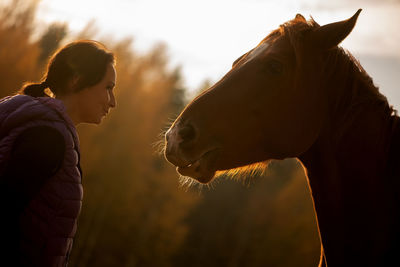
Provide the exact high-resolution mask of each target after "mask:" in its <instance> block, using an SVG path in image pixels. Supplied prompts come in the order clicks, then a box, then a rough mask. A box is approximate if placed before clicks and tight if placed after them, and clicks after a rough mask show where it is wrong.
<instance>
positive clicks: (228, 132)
mask: <svg viewBox="0 0 400 267" xmlns="http://www.w3.org/2000/svg"><path fill="white" fill-rule="evenodd" d="M360 12H361V9H360V10H358V11H357V12H356V13H355V14H354V15H353V16H352V17H351V18H349V19H346V20H343V21H338V22H334V23H330V24H326V25H323V26H320V25H319V24H318V23H317V22H316V21H315V20H314V19H313V18H312V17H311V18H310V19H309V20H306V19H305V18H304V17H303V16H302V15H300V14H297V15H296V17H295V18H294V19H292V20H290V21H288V22H286V23H284V24H282V25H280V27H279V28H278V29H276V30H274V31H272V32H271V33H270V34H269V35H267V36H266V37H265V38H264V39H263V40H262V41H261V42H260V43H259V44H258V45H257V46H256V47H255V48H253V49H251V50H250V51H249V52H247V53H245V54H244V55H242V56H241V57H239V58H238V59H237V60H236V61H234V63H233V65H232V68H231V70H229V71H228V72H227V73H226V74H225V75H224V76H223V77H222V78H221V80H219V81H218V82H217V83H216V84H215V85H213V86H211V87H210V88H209V89H207V90H205V91H204V92H203V93H201V94H200V95H199V96H197V97H195V98H194V99H193V100H192V101H191V102H190V103H189V104H188V105H187V106H186V107H185V108H184V109H183V111H182V112H181V114H180V115H179V116H178V117H177V119H176V120H175V121H174V123H173V124H172V126H171V127H170V128H169V130H168V131H167V132H166V134H165V149H164V154H165V158H166V159H167V160H168V161H169V162H170V163H172V164H173V165H175V166H176V167H177V171H178V173H180V174H181V175H183V176H188V177H191V178H193V179H195V180H197V181H198V182H200V183H208V182H210V181H211V180H212V179H214V178H215V177H217V176H219V174H220V173H223V172H227V171H232V170H238V171H239V172H240V171H241V170H245V169H248V168H252V166H254V164H263V165H265V166H266V165H267V163H268V162H269V161H271V160H281V159H285V158H297V159H298V160H299V161H300V162H301V164H302V165H303V167H304V170H305V172H306V176H307V179H308V184H309V188H310V192H311V196H312V200H313V203H314V210H315V214H316V219H317V225H318V230H319V231H318V232H319V236H320V241H321V257H320V261H319V266H329V267H335V266H341V267H343V266H389V265H392V262H397V253H398V245H397V241H398V240H400V230H399V229H400V228H399V226H400V209H399V208H400V199H399V197H400V192H399V191H400V186H399V185H400V184H399V183H400V181H399V180H400V168H399V167H400V123H399V117H398V116H397V111H396V110H394V108H393V107H392V106H391V105H389V103H388V101H387V98H386V97H385V96H384V95H382V94H381V93H380V92H379V89H378V88H377V87H376V86H375V85H374V83H373V80H372V78H371V77H370V76H369V75H368V74H367V73H366V71H365V70H364V69H363V68H362V66H361V65H360V63H359V62H358V61H357V60H356V59H355V58H354V57H353V56H352V55H351V54H350V52H348V51H347V50H344V49H343V48H342V47H341V46H339V44H340V43H341V42H342V41H343V40H344V39H345V38H346V37H347V36H348V35H349V34H350V32H351V31H352V30H353V28H354V26H355V24H356V21H357V18H358V16H359V14H360ZM249 166H250V167H249Z"/></svg>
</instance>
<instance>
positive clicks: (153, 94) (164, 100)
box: [0, 0, 320, 267]
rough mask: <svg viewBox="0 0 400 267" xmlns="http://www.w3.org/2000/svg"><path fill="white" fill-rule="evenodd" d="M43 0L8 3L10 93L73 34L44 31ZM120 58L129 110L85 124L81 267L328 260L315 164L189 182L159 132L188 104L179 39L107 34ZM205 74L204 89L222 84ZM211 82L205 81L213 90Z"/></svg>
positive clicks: (4, 78)
mask: <svg viewBox="0 0 400 267" xmlns="http://www.w3.org/2000/svg"><path fill="white" fill-rule="evenodd" d="M37 5H38V2H37V1H22V0H13V1H10V2H9V4H8V5H3V6H1V7H0V78H1V79H0V94H1V96H5V95H9V94H12V93H14V92H15V91H16V90H17V89H18V88H19V87H20V86H21V84H22V83H23V82H24V81H28V80H37V79H39V78H40V76H41V74H42V73H43V71H44V68H45V63H46V61H47V58H48V57H49V56H50V55H51V53H53V52H54V51H55V50H56V49H57V48H58V47H59V46H60V45H62V44H64V43H65V42H66V40H67V39H69V40H71V39H76V38H78V39H79V38H93V37H94V36H93V35H94V34H95V32H96V30H95V26H94V22H91V23H90V24H89V25H87V26H86V27H85V28H83V29H82V31H81V32H80V33H77V34H76V35H75V37H74V38H73V37H71V36H68V34H67V29H68V25H66V24H59V23H54V24H50V25H48V26H47V27H48V28H47V29H45V30H44V31H42V32H43V33H42V34H41V35H40V36H37V35H36V36H37V37H36V38H34V37H33V36H35V35H34V31H33V29H34V25H35V20H34V19H35V10H36V7H37ZM100 41H102V42H103V43H105V44H106V45H107V47H108V48H110V49H111V50H112V51H114V52H115V54H116V56H117V73H118V77H117V88H116V97H117V108H116V109H115V110H113V111H112V112H111V114H110V115H109V117H107V118H106V119H105V120H104V122H103V124H102V125H101V126H90V125H81V126H79V127H78V131H79V134H80V139H81V151H82V159H81V160H82V167H83V171H84V176H83V184H84V188H85V194H84V203H83V209H82V213H81V216H80V219H79V227H78V233H77V236H76V239H75V244H74V248H73V252H72V256H71V261H70V264H69V266H72V267H81V266H100V267H101V266H285V267H287V266H316V265H317V262H318V259H319V249H320V246H319V241H318V234H317V230H316V229H317V228H316V223H315V218H314V217H315V216H314V213H313V207H312V202H311V198H310V194H309V190H308V186H307V183H306V178H305V176H304V172H303V169H302V168H301V167H300V166H299V163H297V161H295V160H287V161H282V162H277V163H273V164H272V166H271V167H270V168H269V170H268V171H267V172H266V174H263V175H258V176H256V177H251V178H247V179H245V178H244V179H243V180H242V182H238V181H235V180H232V179H227V178H226V179H224V178H220V179H219V180H217V181H216V182H214V183H213V184H212V186H211V187H210V188H208V187H204V188H203V189H202V190H201V191H199V190H198V189H185V188H181V187H180V186H179V184H178V176H177V174H176V172H175V170H174V168H173V167H171V166H170V165H168V164H167V163H166V162H165V160H164V159H163V157H162V156H161V155H159V154H157V153H156V150H157V141H159V140H161V138H162V134H161V135H160V133H162V132H163V131H164V130H166V128H167V127H168V125H169V124H170V123H171V120H173V119H174V118H175V117H176V116H177V115H178V114H179V112H180V110H182V108H183V107H184V105H185V95H186V90H185V88H184V86H183V85H182V82H181V80H182V79H181V78H182V77H181V71H180V68H179V67H177V68H171V67H170V66H169V59H168V57H167V47H166V46H165V45H163V44H158V45H155V46H154V47H153V48H152V49H150V50H149V52H147V53H145V54H138V53H137V52H136V51H135V49H134V46H133V44H134V43H133V41H132V39H131V38H126V39H123V40H119V41H112V40H111V41H110V38H107V40H100ZM210 84H211V83H210V82H205V84H204V86H203V87H204V88H206V87H208V86H210ZM204 88H202V89H204Z"/></svg>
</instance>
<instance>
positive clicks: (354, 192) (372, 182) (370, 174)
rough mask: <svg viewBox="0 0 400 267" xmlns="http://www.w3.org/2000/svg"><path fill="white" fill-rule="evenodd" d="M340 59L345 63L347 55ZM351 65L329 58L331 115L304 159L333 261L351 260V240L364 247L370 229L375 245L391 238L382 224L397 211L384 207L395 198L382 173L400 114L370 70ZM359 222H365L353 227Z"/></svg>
mask: <svg viewBox="0 0 400 267" xmlns="http://www.w3.org/2000/svg"><path fill="white" fill-rule="evenodd" d="M342 56H343V55H339V57H342ZM335 60H336V61H337V63H338V64H341V63H343V60H345V58H335ZM346 63H347V64H348V65H347V66H344V68H341V66H340V65H339V66H338V65H335V64H332V62H328V65H330V67H331V68H332V69H330V70H327V72H328V73H329V75H328V76H327V79H326V83H325V84H326V86H325V88H324V89H325V90H326V91H327V92H328V95H329V97H328V98H329V99H330V101H329V103H330V104H329V110H328V115H327V119H326V120H325V124H324V126H323V127H322V129H321V132H320V135H319V137H318V139H317V140H316V142H315V143H314V144H313V145H312V147H311V148H310V149H309V150H308V151H307V152H305V153H304V154H303V155H301V156H300V157H299V159H300V161H301V162H302V163H303V165H304V167H305V169H306V171H307V175H308V179H309V184H310V187H311V191H312V195H313V199H314V205H315V209H316V212H317V218H318V225H319V229H320V235H321V240H322V243H323V246H324V250H325V254H326V256H327V260H328V262H329V259H328V258H329V256H330V258H331V262H332V261H335V260H337V262H340V261H342V260H345V259H346V257H347V256H346V253H348V252H347V251H346V249H345V248H344V247H345V246H346V242H348V243H349V247H351V246H353V247H357V244H358V245H359V247H362V246H363V242H364V243H367V242H368V240H367V241H366V240H365V239H366V238H367V236H368V235H366V232H369V231H376V233H375V232H373V233H371V235H376V236H374V237H372V239H373V240H375V241H376V242H377V243H376V244H378V243H382V242H383V243H384V242H386V241H387V240H382V239H385V238H388V237H386V236H385V235H382V236H379V234H377V233H380V231H381V230H379V229H377V228H380V227H386V228H387V225H388V224H390V222H391V220H392V218H390V216H388V215H387V214H389V213H390V214H392V213H393V211H388V210H387V209H386V208H382V206H384V207H385V205H386V204H387V202H391V201H392V200H393V199H392V195H393V194H392V192H389V191H390V189H388V185H387V184H384V183H382V181H383V180H384V178H383V177H382V176H384V175H385V174H386V168H387V162H388V160H389V148H390V145H391V142H392V137H393V128H394V127H393V123H394V121H395V120H398V117H393V116H391V113H392V110H391V108H390V107H389V106H388V104H387V101H386V98H384V97H383V96H382V95H380V94H379V93H377V89H376V88H371V86H373V84H372V80H368V79H367V78H368V77H366V76H365V75H366V73H365V72H363V70H362V69H361V70H360V69H359V66H358V65H356V64H355V63H354V62H346ZM328 65H327V66H328ZM334 68H335V69H334ZM374 90H375V91H374ZM388 190H389V191H388ZM388 192H389V193H388ZM370 214H374V216H376V217H375V218H370ZM378 218H379V219H378ZM355 225H361V226H359V227H358V228H357V229H354V226H355ZM383 229H384V228H383ZM352 238H353V239H352ZM368 238H370V237H369V236H368ZM351 242H353V244H350V243H351ZM387 243H388V242H386V243H384V244H387ZM371 246H373V245H371ZM353 253H356V252H353ZM366 253H368V252H366ZM371 253H372V252H371ZM332 266H336V265H335V264H333V265H332ZM339 266H340V265H339Z"/></svg>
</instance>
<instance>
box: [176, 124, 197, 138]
mask: <svg viewBox="0 0 400 267" xmlns="http://www.w3.org/2000/svg"><path fill="white" fill-rule="evenodd" d="M178 134H179V136H180V137H181V138H182V140H183V141H190V140H193V139H194V137H195V134H196V133H195V130H194V128H193V126H192V125H190V124H189V125H185V126H184V127H182V128H181V129H179V131H178Z"/></svg>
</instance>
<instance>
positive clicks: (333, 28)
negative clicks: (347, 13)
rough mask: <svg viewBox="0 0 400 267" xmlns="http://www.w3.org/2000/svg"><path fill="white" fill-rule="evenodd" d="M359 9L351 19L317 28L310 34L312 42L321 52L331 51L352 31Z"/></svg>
mask: <svg viewBox="0 0 400 267" xmlns="http://www.w3.org/2000/svg"><path fill="white" fill-rule="evenodd" d="M360 12H361V9H359V10H358V11H357V12H356V13H355V14H354V15H353V16H352V17H351V18H349V19H347V20H343V21H339V22H334V23H331V24H327V25H324V26H321V27H319V28H317V29H316V30H315V31H314V32H313V33H312V42H313V43H314V44H316V47H319V48H320V49H322V50H328V49H332V48H334V47H335V46H337V45H338V44H340V43H341V42H342V41H343V40H344V39H345V38H346V37H347V36H348V35H349V34H350V32H351V31H352V30H353V28H354V25H355V24H356V21H357V18H358V15H359V14H360Z"/></svg>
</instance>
